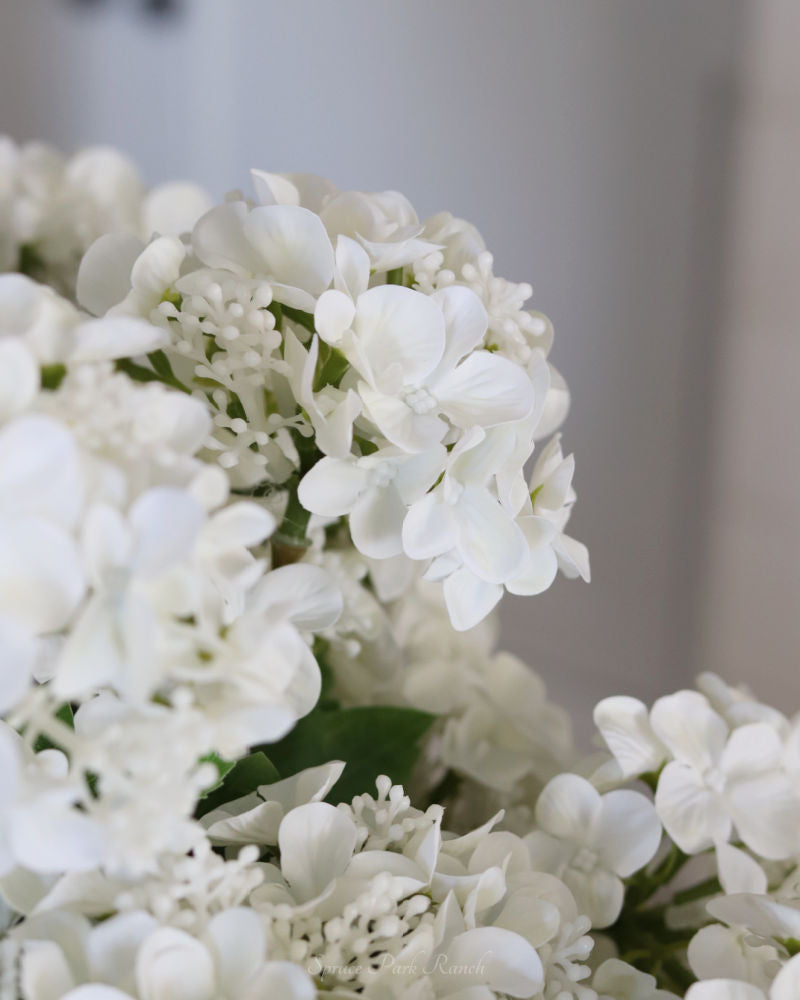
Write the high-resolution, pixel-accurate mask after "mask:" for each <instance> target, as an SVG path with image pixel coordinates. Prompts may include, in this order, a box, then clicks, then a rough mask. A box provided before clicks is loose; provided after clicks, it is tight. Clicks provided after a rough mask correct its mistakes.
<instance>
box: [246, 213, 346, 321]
mask: <svg viewBox="0 0 800 1000" xmlns="http://www.w3.org/2000/svg"><path fill="white" fill-rule="evenodd" d="M244 232H245V235H246V236H247V239H248V240H249V241H250V243H251V244H252V245H253V246H254V247H255V248H256V250H257V251H258V254H259V255H260V257H261V259H262V261H263V266H264V268H265V270H266V273H267V274H268V275H269V277H270V278H272V279H274V281H276V282H278V283H280V284H283V285H288V286H290V287H292V288H301V289H302V290H303V291H305V292H307V293H309V294H310V295H312V296H314V297H315V298H316V296H318V295H320V294H321V293H322V292H323V291H325V289H326V288H327V287H328V286H329V285H330V283H331V281H332V279H333V267H334V257H333V247H332V246H331V241H330V239H329V238H328V234H327V232H326V231H325V227H324V226H323V224H322V222H321V221H320V219H319V216H317V215H315V214H314V213H313V212H310V211H309V210H308V209H307V208H300V207H298V206H296V205H265V206H261V207H258V208H254V209H253V210H252V211H251V212H250V213H249V215H248V216H247V217H246V219H245V221H244ZM276 298H278V299H279V301H280V298H279V296H277V295H276Z"/></svg>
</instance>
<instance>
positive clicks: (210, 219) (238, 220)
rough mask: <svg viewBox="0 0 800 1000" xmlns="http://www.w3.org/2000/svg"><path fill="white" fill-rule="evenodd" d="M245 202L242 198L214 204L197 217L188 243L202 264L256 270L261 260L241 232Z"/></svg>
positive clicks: (238, 271)
mask: <svg viewBox="0 0 800 1000" xmlns="http://www.w3.org/2000/svg"><path fill="white" fill-rule="evenodd" d="M246 218H247V205H245V203H244V202H242V201H235V202H228V203H227V204H225V205H217V206H216V208H212V209H211V211H210V212H206V214H205V215H204V216H202V217H201V218H200V219H198V220H197V225H196V226H195V227H194V230H193V231H192V247H193V249H194V252H195V254H196V255H197V256H198V257H199V258H200V260H201V261H202V262H203V263H204V264H205V265H206V267H214V268H217V267H219V268H224V269H226V270H229V271H233V272H234V273H235V274H257V273H258V272H259V271H260V269H261V260H260V258H259V255H258V254H257V253H256V251H255V249H254V248H253V246H252V244H251V243H250V241H249V240H248V239H247V237H246V236H245V234H244V229H243V226H244V221H245V219H246Z"/></svg>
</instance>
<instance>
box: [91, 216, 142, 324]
mask: <svg viewBox="0 0 800 1000" xmlns="http://www.w3.org/2000/svg"><path fill="white" fill-rule="evenodd" d="M144 248H145V244H144V243H143V242H142V241H141V240H140V239H138V238H137V237H136V236H132V235H130V234H129V233H107V234H106V235H104V236H101V237H100V238H99V239H96V240H95V241H94V243H92V245H91V246H90V247H89V249H88V250H87V251H86V253H85V254H84V256H83V260H82V261H81V266H80V268H79V269H78V284H77V289H76V297H77V299H78V302H79V303H80V304H81V305H82V306H83V308H84V309H85V310H86V311H87V312H90V313H92V315H94V316H104V315H105V314H106V313H107V312H108V310H109V309H111V308H112V307H113V306H115V305H117V304H118V303H119V302H122V300H123V299H124V298H125V296H126V295H127V294H128V292H129V291H130V290H131V270H132V269H133V265H134V263H135V261H136V259H137V257H138V256H139V254H140V253H141V252H142V250H144Z"/></svg>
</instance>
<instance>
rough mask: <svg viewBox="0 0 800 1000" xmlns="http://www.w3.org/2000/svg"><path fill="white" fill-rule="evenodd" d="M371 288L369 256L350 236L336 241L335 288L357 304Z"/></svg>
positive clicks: (341, 237)
mask: <svg viewBox="0 0 800 1000" xmlns="http://www.w3.org/2000/svg"><path fill="white" fill-rule="evenodd" d="M368 286H369V255H368V254H367V252H366V250H365V249H364V248H363V247H362V246H361V245H360V244H358V243H356V241H355V240H352V239H350V237H349V236H339V237H338V239H337V240H336V275H335V277H334V287H336V288H338V289H339V291H341V292H344V293H345V294H346V295H349V296H350V298H351V299H352V300H353V301H354V302H355V300H356V299H357V298H358V297H359V295H363V294H364V292H366V290H367V287H368Z"/></svg>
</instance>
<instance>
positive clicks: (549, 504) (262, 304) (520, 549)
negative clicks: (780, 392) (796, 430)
mask: <svg viewBox="0 0 800 1000" xmlns="http://www.w3.org/2000/svg"><path fill="white" fill-rule="evenodd" d="M254 180H255V187H256V192H257V195H258V202H257V203H255V204H254V203H252V202H249V201H245V200H244V199H243V198H241V197H240V196H238V195H234V196H232V200H230V201H228V202H227V203H226V204H224V205H221V206H219V207H217V208H214V209H212V210H211V211H210V212H208V213H207V214H205V215H203V216H202V217H201V218H200V219H199V220H198V221H197V223H196V225H195V226H194V228H193V229H192V231H191V233H190V234H189V235H188V236H187V237H186V239H185V240H182V239H180V238H178V237H175V236H160V237H157V238H155V239H154V240H152V241H151V242H150V243H148V244H147V245H145V244H144V243H141V242H140V243H137V242H136V241H135V240H133V239H132V238H131V237H130V236H128V235H126V234H119V233H117V234H113V233H112V234H108V235H106V236H103V237H102V238H100V239H99V240H98V241H97V242H96V243H95V244H94V245H93V246H92V247H91V248H90V249H89V251H88V253H87V254H86V256H85V258H84V260H83V262H82V264H81V268H80V273H79V275H78V283H77V295H78V300H79V302H80V303H81V305H82V306H84V308H86V309H87V310H89V311H90V312H92V313H94V314H95V315H98V316H100V315H109V316H115V317H119V316H129V317H130V316H133V317H137V318H141V319H145V320H147V321H149V322H151V323H152V324H154V325H156V326H159V327H160V328H161V329H163V330H164V331H165V333H166V335H167V336H166V338H165V345H164V348H163V355H162V358H161V361H160V364H161V365H162V371H163V372H165V373H166V374H167V375H168V377H169V378H170V379H173V380H174V382H175V384H177V385H179V386H182V387H184V388H186V389H188V390H191V391H193V392H197V391H202V392H203V393H204V394H205V397H206V398H207V400H208V402H209V404H210V407H211V410H212V412H213V421H214V435H213V438H212V440H211V441H209V443H208V448H209V450H210V452H211V453H212V455H211V456H210V457H213V458H215V459H216V461H217V462H218V464H219V465H220V466H221V467H222V468H224V469H225V470H226V472H227V473H228V475H229V478H230V480H231V483H232V485H233V487H234V488H235V489H236V490H238V491H244V492H251V493H252V492H253V491H258V492H260V493H261V494H264V495H269V496H271V497H272V499H273V502H274V503H275V505H276V507H275V509H276V510H280V511H281V516H282V518H283V525H282V527H281V531H280V534H281V535H282V536H283V537H284V540H285V541H286V542H287V544H288V545H289V547H295V548H300V549H301V548H302V546H303V545H304V544H305V543H306V541H307V532H306V527H307V522H308V518H309V514H313V515H314V516H315V517H316V518H318V519H322V520H323V521H324V522H325V523H327V524H336V523H338V522H339V521H340V520H341V519H342V518H346V524H347V529H348V541H347V544H348V545H350V544H351V543H352V545H353V546H355V548H356V549H357V550H358V552H360V553H361V554H362V555H363V556H365V557H366V558H367V559H369V560H371V561H373V562H385V561H387V560H391V561H393V562H392V566H393V569H392V570H390V572H394V573H399V574H404V573H405V572H407V571H405V570H404V569H403V566H404V564H407V563H409V562H411V563H413V571H415V572H418V573H420V574H423V575H424V576H425V577H426V578H427V579H430V580H435V581H438V582H440V583H441V584H442V586H443V591H444V596H445V601H446V604H447V608H448V611H449V614H450V619H451V622H452V624H453V626H454V627H455V628H456V629H460V630H466V629H469V628H471V627H473V626H474V625H476V624H477V623H478V622H480V621H481V620H482V619H483V618H484V617H485V616H486V615H487V614H488V613H489V611H490V610H491V609H492V608H493V607H494V606H495V605H496V604H497V602H498V601H499V600H500V597H501V596H502V593H503V590H504V589H506V590H508V591H509V592H511V593H515V594H538V593H540V592H541V591H543V590H545V589H547V588H548V587H549V586H550V584H551V583H552V581H553V579H554V577H555V575H556V572H557V570H558V568H559V567H560V568H561V569H562V570H563V571H564V572H565V573H566V574H567V575H569V576H577V575H582V576H583V577H584V578H586V579H588V575H589V568H588V559H587V556H586V551H585V549H584V547H583V546H582V545H580V544H579V543H577V542H575V541H574V540H573V539H571V538H570V537H569V536H567V535H566V534H565V533H564V527H565V525H566V522H567V519H568V517H569V513H570V509H571V506H572V503H573V502H574V499H575V494H574V491H573V489H572V476H573V469H574V463H573V460H572V458H571V456H570V457H569V458H564V456H563V454H562V452H561V448H560V444H559V441H558V438H553V439H552V440H551V441H550V443H549V444H548V445H547V446H546V447H545V448H544V449H543V450H542V453H541V455H540V456H539V457H538V461H537V463H536V465H535V467H534V470H533V476H532V478H531V479H530V480H529V479H528V478H527V477H526V476H525V475H524V471H523V467H524V464H525V462H526V461H527V459H528V458H529V456H530V455H531V454H532V452H533V450H534V442H535V441H536V440H539V439H541V438H542V437H545V436H548V435H550V434H552V432H553V430H554V429H555V428H556V427H557V426H558V424H559V423H560V421H561V419H562V418H563V416H564V413H565V410H566V405H567V399H568V396H567V392H566V388H565V386H564V383H563V380H562V379H561V378H560V376H559V375H558V373H557V372H556V371H555V370H554V369H553V368H552V366H551V365H550V364H549V363H548V361H547V352H548V350H549V348H550V343H551V336H550V333H551V328H550V325H549V323H548V322H547V321H546V320H545V319H544V317H542V316H540V315H538V314H534V313H531V312H527V311H524V310H523V309H522V308H521V306H522V304H523V302H524V300H525V298H527V296H528V295H529V294H530V288H529V287H528V286H518V285H511V284H510V283H508V282H505V281H503V280H502V279H500V278H497V277H495V276H493V275H492V273H491V263H492V260H491V255H490V254H488V252H487V251H485V250H484V249H483V246H482V242H481V240H480V237H479V236H478V234H477V233H476V232H475V231H474V230H473V228H472V227H471V226H469V225H468V224H467V223H463V222H461V221H460V220H457V219H454V218H452V217H450V216H441V215H440V216H436V217H434V218H433V219H432V220H429V221H428V222H426V223H420V222H419V221H418V219H417V216H416V213H415V212H414V210H413V208H412V207H411V205H410V204H409V203H408V201H407V200H406V199H405V198H403V197H402V195H399V194H398V193H396V192H383V193H381V194H363V193H360V192H340V191H337V190H336V189H334V188H333V187H332V186H331V185H330V184H329V183H328V182H326V181H323V180H321V179H320V178H316V177H308V176H304V175H301V176H295V175H292V176H283V175H272V174H266V173H263V172H254ZM383 572H384V574H385V573H386V572H387V571H386V570H385V569H384V570H383Z"/></svg>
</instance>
